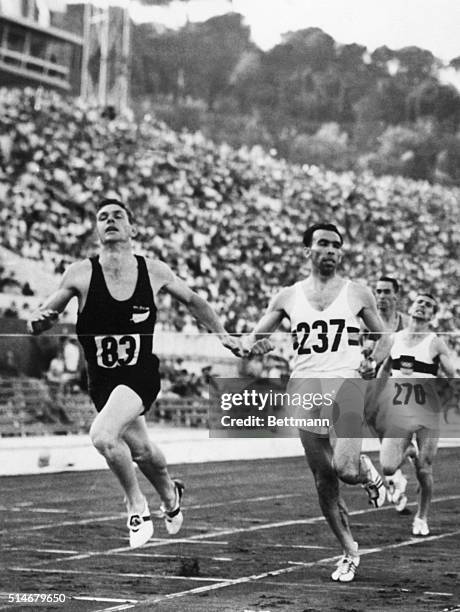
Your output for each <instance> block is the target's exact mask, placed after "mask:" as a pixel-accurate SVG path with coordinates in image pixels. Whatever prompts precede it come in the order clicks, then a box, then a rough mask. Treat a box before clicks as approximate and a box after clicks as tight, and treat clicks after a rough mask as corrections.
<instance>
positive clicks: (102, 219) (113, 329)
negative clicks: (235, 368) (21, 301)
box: [29, 200, 242, 548]
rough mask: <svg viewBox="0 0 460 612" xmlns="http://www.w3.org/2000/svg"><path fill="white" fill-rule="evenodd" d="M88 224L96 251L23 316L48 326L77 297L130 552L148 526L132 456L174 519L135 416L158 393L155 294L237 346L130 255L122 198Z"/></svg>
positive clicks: (187, 295)
mask: <svg viewBox="0 0 460 612" xmlns="http://www.w3.org/2000/svg"><path fill="white" fill-rule="evenodd" d="M96 229H97V234H98V238H99V240H100V244H101V249H100V254H99V256H98V257H96V258H92V259H85V260H83V261H79V262H76V263H74V264H72V265H71V266H70V267H69V268H68V270H67V271H66V273H65V274H64V276H63V278H62V281H61V284H60V287H59V289H58V290H57V291H56V292H55V293H53V294H52V295H51V296H50V297H49V298H48V299H47V300H46V301H45V303H44V304H43V305H42V306H41V307H40V308H39V309H38V310H37V311H36V312H34V313H33V314H32V315H31V318H30V320H29V330H30V332H31V333H33V334H40V333H41V332H43V331H45V330H46V329H49V328H50V327H52V326H53V324H54V323H55V322H56V321H57V318H58V316H59V313H61V312H62V311H63V310H64V309H65V307H66V306H67V304H68V302H69V301H70V300H71V299H72V298H73V297H77V299H78V304H79V308H78V312H79V314H78V321H77V334H78V337H79V340H80V342H81V344H82V346H83V349H84V353H85V357H86V360H87V363H88V374H89V391H90V395H91V398H92V400H93V402H94V404H95V405H96V408H97V410H98V415H97V417H96V418H95V420H94V422H93V424H92V426H91V429H90V437H91V440H92V443H93V444H94V446H95V447H96V449H97V450H98V451H99V452H100V453H101V454H102V455H103V456H104V458H105V459H106V461H107V464H108V466H109V467H110V469H111V470H112V472H113V473H114V474H115V475H116V477H117V478H118V480H119V482H120V484H121V486H122V488H123V490H124V493H125V499H126V503H127V508H128V528H129V539H130V545H131V547H132V548H136V547H138V546H141V545H142V544H145V542H147V541H148V540H149V539H150V537H151V536H152V534H153V523H152V520H151V517H150V512H149V508H148V504H147V501H146V499H145V496H144V494H143V493H142V491H141V489H140V486H139V482H138V480H137V476H136V473H135V470H134V465H133V461H134V462H135V463H137V465H138V466H139V468H140V470H141V471H142V472H143V474H144V475H145V476H146V478H147V479H148V480H149V481H150V482H151V484H152V485H153V487H154V488H155V489H156V491H157V492H158V495H159V496H160V498H161V500H162V505H161V510H162V514H163V517H164V519H165V524H166V529H167V531H168V533H171V534H175V533H177V532H178V531H179V529H180V528H181V526H182V521H183V517H182V512H181V510H180V501H181V497H182V491H183V488H184V487H183V484H182V483H181V482H180V481H173V480H171V478H170V476H169V474H168V470H167V467H166V460H165V457H164V455H163V453H162V452H161V450H160V449H159V448H158V447H157V446H156V445H155V444H153V443H152V442H151V441H150V439H149V435H148V431H147V426H146V422H145V417H144V416H143V414H144V413H145V412H146V410H148V409H149V408H150V406H151V404H152V402H153V401H154V400H155V398H156V396H157V394H158V391H159V389H160V380H159V375H158V359H157V357H156V356H155V355H154V354H153V353H152V335H153V331H154V327H155V321H156V305H155V304H156V299H157V296H158V295H159V294H160V292H166V293H169V294H170V295H171V296H172V297H175V298H176V299H178V300H179V301H181V302H182V303H183V304H185V306H186V307H187V308H188V310H189V311H190V313H191V314H192V315H193V316H195V317H196V318H197V319H198V320H199V321H201V323H203V325H204V326H205V327H206V328H207V329H208V330H209V331H211V332H213V333H215V334H217V335H218V336H219V338H220V341H221V342H222V344H223V345H224V346H225V347H227V348H228V349H230V350H231V351H232V352H233V353H234V354H235V355H237V356H241V354H242V350H241V347H240V343H239V341H237V340H236V339H234V338H232V337H231V336H230V335H229V334H228V333H227V332H226V331H225V329H224V327H223V326H222V324H221V323H220V321H219V320H218V318H217V316H216V314H215V313H214V311H213V310H212V309H211V308H210V306H209V305H208V304H207V303H206V302H205V301H204V300H203V299H202V298H201V297H199V296H198V295H197V294H196V293H194V292H193V291H191V290H190V289H189V288H188V287H187V285H186V284H185V283H184V282H183V281H182V280H180V279H179V278H178V277H177V276H175V275H174V274H173V272H172V271H171V270H170V268H169V267H168V266H167V265H166V264H164V263H163V262H161V261H157V260H151V259H144V258H143V257H139V256H136V255H134V253H133V250H132V248H133V247H132V238H133V237H134V236H135V233H136V230H135V227H134V225H133V217H132V213H131V211H130V210H129V208H128V207H127V206H126V205H125V204H124V203H123V202H121V201H119V200H103V201H102V202H100V204H99V205H98V207H97V214H96Z"/></svg>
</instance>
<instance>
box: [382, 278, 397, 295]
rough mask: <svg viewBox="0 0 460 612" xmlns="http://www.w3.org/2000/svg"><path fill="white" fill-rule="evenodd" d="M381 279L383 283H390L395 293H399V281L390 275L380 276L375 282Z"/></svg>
mask: <svg viewBox="0 0 460 612" xmlns="http://www.w3.org/2000/svg"><path fill="white" fill-rule="evenodd" d="M380 281H382V282H383V283H391V284H392V285H393V289H394V292H395V293H399V283H398V281H397V280H396V279H395V278H393V277H392V276H381V277H380V278H379V280H378V281H377V282H380Z"/></svg>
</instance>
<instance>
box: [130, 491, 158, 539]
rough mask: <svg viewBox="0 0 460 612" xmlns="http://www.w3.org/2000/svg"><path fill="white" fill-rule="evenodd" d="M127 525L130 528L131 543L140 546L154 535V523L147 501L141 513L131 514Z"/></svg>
mask: <svg viewBox="0 0 460 612" xmlns="http://www.w3.org/2000/svg"><path fill="white" fill-rule="evenodd" d="M127 526H128V529H129V545H130V546H131V548H139V546H142V545H143V544H145V543H146V542H148V541H149V540H150V538H151V537H152V536H153V523H152V519H151V516H150V511H149V507H148V504H147V501H145V506H144V510H143V511H142V513H141V514H130V515H129V516H128V522H127Z"/></svg>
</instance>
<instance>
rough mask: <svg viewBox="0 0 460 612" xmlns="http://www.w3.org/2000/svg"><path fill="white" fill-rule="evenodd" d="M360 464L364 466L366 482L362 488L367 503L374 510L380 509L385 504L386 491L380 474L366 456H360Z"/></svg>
mask: <svg viewBox="0 0 460 612" xmlns="http://www.w3.org/2000/svg"><path fill="white" fill-rule="evenodd" d="M361 463H362V464H363V465H364V467H365V469H366V473H367V478H368V481H367V482H366V483H364V484H363V485H362V486H363V488H364V489H366V491H367V494H368V496H369V503H370V504H371V505H372V506H374V507H375V508H380V507H381V506H383V504H384V503H385V497H386V489H385V487H384V485H383V480H382V478H381V477H380V474H379V473H378V472H377V470H376V469H375V467H374V464H373V463H372V461H371V460H370V459H369V457H368V456H367V455H361Z"/></svg>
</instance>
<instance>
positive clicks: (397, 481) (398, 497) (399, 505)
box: [385, 469, 407, 512]
mask: <svg viewBox="0 0 460 612" xmlns="http://www.w3.org/2000/svg"><path fill="white" fill-rule="evenodd" d="M385 480H386V484H387V498H388V501H389V502H390V503H391V504H394V506H395V509H396V510H397V512H403V511H404V509H405V508H406V505H407V496H406V487H407V478H406V477H405V476H404V474H403V473H402V472H401V470H399V469H398V470H396V472H395V473H394V474H392V475H391V476H387V477H386V478H385Z"/></svg>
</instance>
